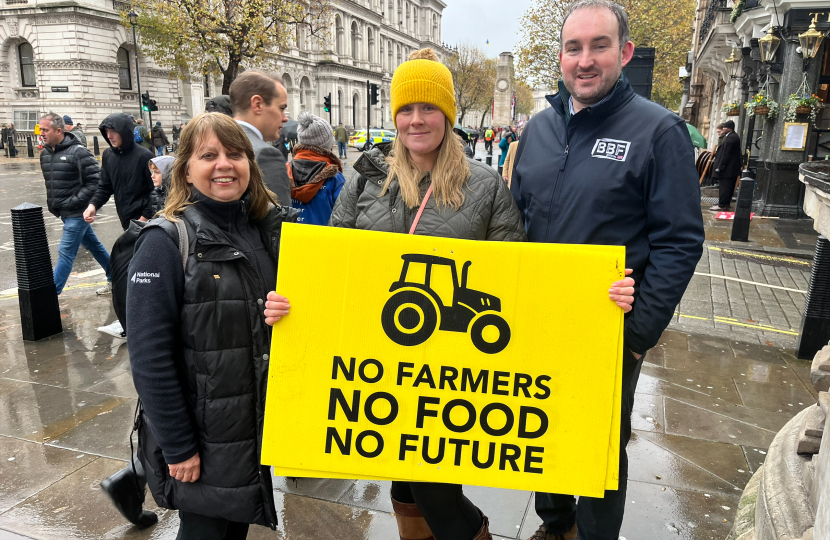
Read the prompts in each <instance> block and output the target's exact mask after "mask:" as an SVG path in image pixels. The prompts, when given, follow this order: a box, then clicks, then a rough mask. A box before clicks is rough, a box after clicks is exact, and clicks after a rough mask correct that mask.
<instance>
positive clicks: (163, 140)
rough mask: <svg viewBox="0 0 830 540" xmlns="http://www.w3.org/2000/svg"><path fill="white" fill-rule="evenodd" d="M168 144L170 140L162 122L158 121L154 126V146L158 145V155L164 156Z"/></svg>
mask: <svg viewBox="0 0 830 540" xmlns="http://www.w3.org/2000/svg"><path fill="white" fill-rule="evenodd" d="M168 144H170V141H168V140H167V134H166V133H164V128H163V127H161V122H156V125H155V126H153V146H155V147H156V155H157V156H163V155H164V147H165V146H167V145H168Z"/></svg>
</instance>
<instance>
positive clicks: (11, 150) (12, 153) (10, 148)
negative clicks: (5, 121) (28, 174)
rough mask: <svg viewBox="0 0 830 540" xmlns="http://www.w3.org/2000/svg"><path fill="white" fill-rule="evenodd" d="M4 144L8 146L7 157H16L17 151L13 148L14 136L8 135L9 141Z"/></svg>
mask: <svg viewBox="0 0 830 540" xmlns="http://www.w3.org/2000/svg"><path fill="white" fill-rule="evenodd" d="M6 146H8V147H9V157H10V158H13V157H17V155H16V154H17V152H16V151H15V148H14V137H12V136H11V135H9V141H8V144H7V145H6Z"/></svg>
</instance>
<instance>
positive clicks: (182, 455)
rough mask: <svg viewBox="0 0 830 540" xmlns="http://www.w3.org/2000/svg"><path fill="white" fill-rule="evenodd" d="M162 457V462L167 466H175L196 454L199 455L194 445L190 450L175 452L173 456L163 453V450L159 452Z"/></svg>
mask: <svg viewBox="0 0 830 540" xmlns="http://www.w3.org/2000/svg"><path fill="white" fill-rule="evenodd" d="M161 453H162V455H163V456H164V461H165V462H166V463H167V464H168V465H176V464H178V463H181V462H183V461H187V460H188V459H190V458H192V457H193V456H195V455H196V454H198V453H199V449H198V448H197V447H196V445H195V444H194V445H193V446H192V447H191V448H188V449H187V450H185V451H182V452H177V453H175V454H171V453H169V452H165V451H164V449H162V451H161Z"/></svg>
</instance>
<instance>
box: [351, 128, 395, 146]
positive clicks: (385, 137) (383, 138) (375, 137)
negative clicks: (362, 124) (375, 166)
mask: <svg viewBox="0 0 830 540" xmlns="http://www.w3.org/2000/svg"><path fill="white" fill-rule="evenodd" d="M370 133H371V135H372V141H371V143H369V144H367V143H366V130H365V129H361V130H358V131H355V132H354V134H352V136H351V137H349V146H351V147H353V148H357V149H358V150H368V149H369V148H371V147H372V145H374V144H378V143H383V142H389V141H394V140H395V137H397V133H395V132H394V131H391V130H387V129H372V130H370Z"/></svg>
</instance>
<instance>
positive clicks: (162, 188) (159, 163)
mask: <svg viewBox="0 0 830 540" xmlns="http://www.w3.org/2000/svg"><path fill="white" fill-rule="evenodd" d="M175 160H176V158H174V157H173V156H159V157H154V158H153V159H151V160H150V165H149V167H150V176H151V177H152V179H153V191H152V192H150V211H151V212H152V213H153V216H155V215H156V214H158V213H159V212H161V211H162V210H164V203H165V201H167V192H168V191H169V190H170V176H171V175H172V174H173V162H174V161H175Z"/></svg>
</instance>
